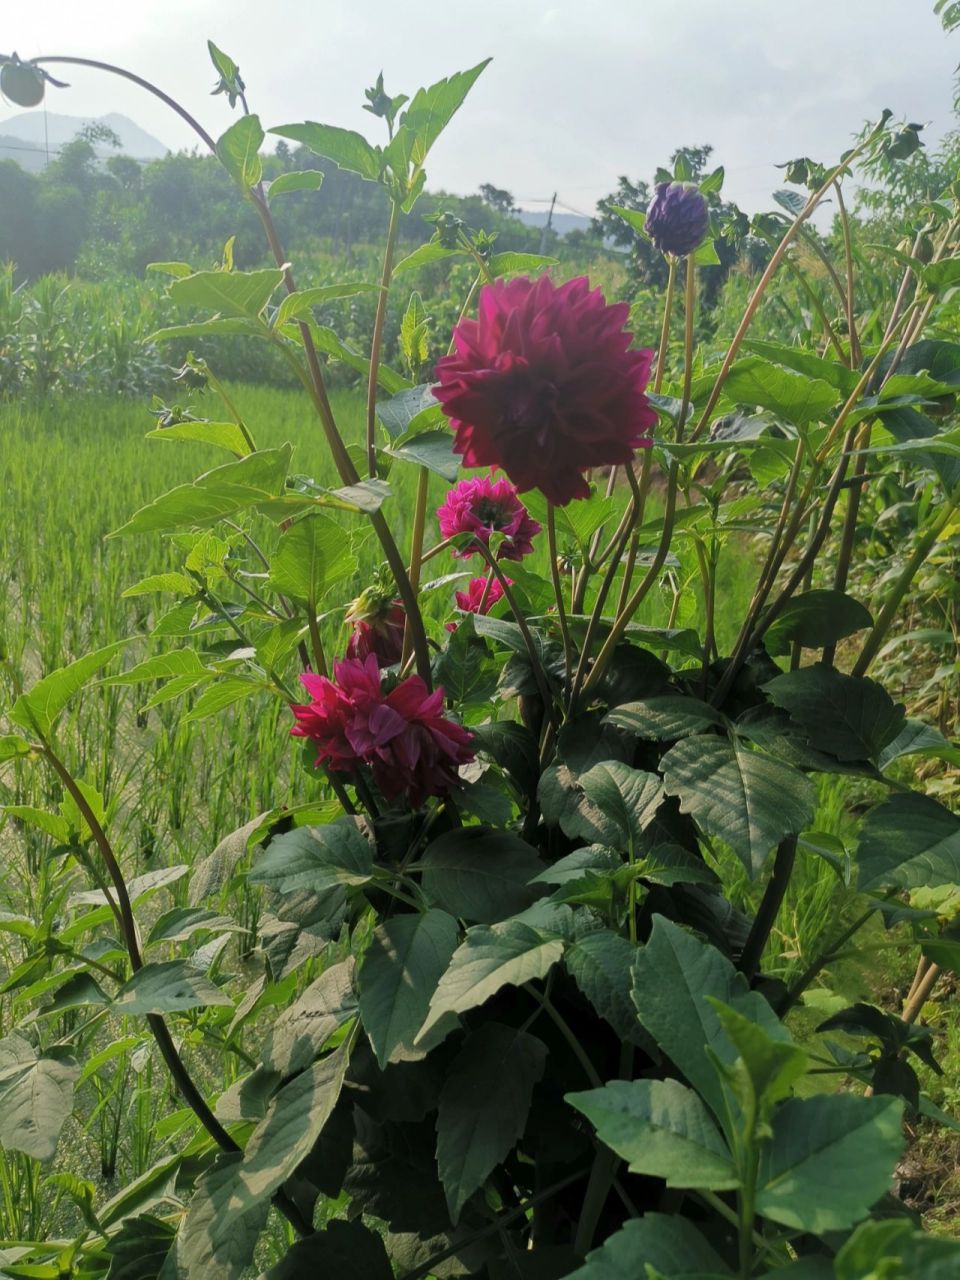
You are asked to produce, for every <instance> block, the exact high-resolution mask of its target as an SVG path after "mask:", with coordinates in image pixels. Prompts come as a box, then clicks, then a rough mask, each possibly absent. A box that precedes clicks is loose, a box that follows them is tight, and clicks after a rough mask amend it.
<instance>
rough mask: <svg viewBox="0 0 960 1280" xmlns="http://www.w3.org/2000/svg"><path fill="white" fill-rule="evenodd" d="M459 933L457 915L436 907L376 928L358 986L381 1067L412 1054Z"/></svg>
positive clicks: (364, 1018)
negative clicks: (417, 1035) (397, 1057)
mask: <svg viewBox="0 0 960 1280" xmlns="http://www.w3.org/2000/svg"><path fill="white" fill-rule="evenodd" d="M459 933H460V930H459V928H458V926H457V922H456V920H455V919H454V918H453V916H451V915H448V914H447V912H446V911H440V910H437V909H436V908H431V909H430V910H429V911H425V912H423V913H422V914H411V915H404V916H396V917H394V918H393V919H392V920H385V921H384V922H383V923H382V924H380V925H378V926H377V928H376V929H375V930H374V933H373V937H372V939H371V941H370V945H369V947H368V948H367V951H366V954H365V955H364V958H363V964H362V965H361V967H360V975H359V979H358V982H357V991H358V996H359V1001H360V1016H361V1019H362V1021H363V1029H364V1031H366V1033H367V1037H368V1038H369V1040H370V1044H371V1045H372V1046H373V1051H374V1053H375V1054H376V1055H377V1061H378V1062H379V1064H380V1067H381V1069H383V1068H385V1067H386V1065H387V1063H388V1062H390V1060H391V1059H392V1058H393V1057H394V1056H395V1055H397V1054H399V1055H400V1057H401V1058H402V1057H404V1056H410V1055H411V1053H412V1049H413V1041H414V1038H415V1037H416V1034H417V1032H418V1031H419V1030H420V1028H421V1027H422V1026H423V1023H424V1020H425V1018H426V1016H427V1013H428V1011H429V1008H430V998H431V996H432V995H433V993H434V990H435V989H436V986H437V983H438V982H439V981H440V979H441V977H442V976H443V974H444V973H445V972H446V969H447V966H448V965H449V963H450V959H451V957H452V956H453V953H454V951H455V950H456V947H457V942H458V940H459ZM404 1051H405V1052H404Z"/></svg>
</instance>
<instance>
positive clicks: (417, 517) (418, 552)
mask: <svg viewBox="0 0 960 1280" xmlns="http://www.w3.org/2000/svg"><path fill="white" fill-rule="evenodd" d="M429 490H430V472H429V471H428V470H427V468H426V467H421V468H420V471H419V474H418V475H417V496H416V499H415V501H414V506H413V530H412V532H411V535H410V565H409V567H408V569H407V575H408V577H409V578H410V586H411V588H412V590H413V591H414V592H417V591H419V590H420V570H421V568H422V567H423V535H424V531H425V529H426V525H427V497H428V494H429ZM412 648H413V629H412V627H411V625H410V619H409V618H408V617H405V618H404V621H403V652H402V655H401V658H400V669H401V671H402V670H403V668H404V667H405V666H406V665H407V661H408V659H409V657H410V652H411V650H412Z"/></svg>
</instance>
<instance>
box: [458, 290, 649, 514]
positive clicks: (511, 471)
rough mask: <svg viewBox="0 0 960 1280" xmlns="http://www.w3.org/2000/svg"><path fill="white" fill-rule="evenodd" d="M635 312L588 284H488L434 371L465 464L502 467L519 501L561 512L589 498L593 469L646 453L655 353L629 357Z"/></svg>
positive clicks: (618, 463) (619, 463)
mask: <svg viewBox="0 0 960 1280" xmlns="http://www.w3.org/2000/svg"><path fill="white" fill-rule="evenodd" d="M628 314H629V308H628V307H627V305H626V303H616V304H614V305H610V306H608V305H607V303H606V302H605V301H604V298H603V294H602V293H601V291H600V290H599V289H594V290H593V291H591V289H590V285H589V282H588V281H587V279H586V277H583V276H581V277H578V278H577V279H575V280H570V281H568V282H567V283H566V284H562V285H555V284H554V283H553V281H552V280H551V279H550V277H549V276H541V277H540V279H538V280H530V279H527V278H526V277H520V278H518V279H516V280H511V281H509V282H505V281H503V280H496V281H494V282H493V284H489V285H486V286H484V288H483V289H481V291H480V298H479V305H478V318H477V319H476V320H469V319H468V320H461V322H460V323H459V324H458V325H457V327H456V329H455V330H454V334H453V347H454V350H453V353H452V354H451V355H448V356H444V357H443V359H442V360H440V361H439V362H438V364H437V370H436V373H437V379H438V382H439V385H438V386H436V387H435V388H434V395H435V396H436V397H437V399H438V400H439V401H440V403H441V404H442V405H443V411H444V413H445V414H446V415H447V417H448V418H449V419H450V422H451V425H452V427H453V430H454V449H455V450H456V452H457V453H459V454H460V455H461V457H462V458H463V462H464V465H465V466H468V467H499V468H501V469H502V470H503V471H505V472H506V474H507V475H508V476H509V477H510V479H511V480H512V481H513V483H514V484H515V485H516V487H517V489H518V490H519V491H520V492H521V493H522V492H525V491H526V490H528V489H540V491H541V492H542V493H543V494H544V495H545V497H547V498H548V499H549V500H550V501H551V502H553V503H555V504H557V505H565V504H566V503H568V502H570V501H571V499H573V498H585V497H587V496H588V495H589V492H590V489H589V486H588V484H587V481H586V479H585V478H584V472H585V471H587V470H588V469H589V468H591V467H607V466H618V465H624V464H626V463H628V462H630V460H631V459H632V457H633V452H634V450H635V449H637V448H642V447H646V446H649V445H650V443H651V440H650V434H649V433H650V431H651V430H652V428H653V426H654V424H655V422H656V420H657V419H656V413H655V412H654V410H653V409H652V408H651V406H650V404H649V403H648V401H647V398H646V396H645V395H644V389H645V387H646V385H647V381H648V378H649V376H650V365H651V363H652V361H653V352H652V351H651V350H642V351H631V350H630V341H631V337H632V335H631V334H629V333H627V332H626V331H625V329H624V327H623V326H624V324H625V322H626V320H627V316H628Z"/></svg>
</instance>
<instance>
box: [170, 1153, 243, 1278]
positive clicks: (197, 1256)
mask: <svg viewBox="0 0 960 1280" xmlns="http://www.w3.org/2000/svg"><path fill="white" fill-rule="evenodd" d="M242 1160H243V1155H242V1153H240V1152H237V1153H233V1152H230V1153H228V1154H226V1155H220V1156H218V1157H217V1161H216V1164H214V1166H213V1167H212V1168H211V1169H207V1170H206V1171H205V1172H204V1173H202V1174H201V1175H200V1177H199V1178H198V1179H197V1186H196V1190H195V1191H194V1193H193V1196H192V1197H191V1199H190V1203H189V1204H188V1205H187V1212H186V1214H185V1215H184V1217H183V1219H182V1221H181V1223H180V1228H179V1230H178V1232H177V1239H176V1244H175V1246H174V1250H175V1256H176V1259H177V1264H178V1270H177V1275H178V1276H184V1277H186V1276H190V1277H193V1276H206V1277H209V1280H240V1277H241V1276H242V1275H244V1274H245V1272H246V1268H247V1266H248V1265H249V1263H250V1262H251V1261H252V1260H253V1251H254V1249H255V1247H256V1243H257V1240H258V1239H259V1236H260V1232H261V1231H262V1230H263V1227H264V1226H265V1224H266V1220H267V1208H268V1206H267V1204H266V1203H264V1202H262V1201H260V1200H256V1201H253V1202H252V1203H245V1206H244V1211H243V1212H233V1213H231V1212H229V1210H230V1209H232V1208H233V1202H234V1197H235V1194H236V1187H237V1175H238V1169H239V1166H240V1163H241V1161H242ZM158 1280H159V1278H158ZM164 1280H165V1278H164Z"/></svg>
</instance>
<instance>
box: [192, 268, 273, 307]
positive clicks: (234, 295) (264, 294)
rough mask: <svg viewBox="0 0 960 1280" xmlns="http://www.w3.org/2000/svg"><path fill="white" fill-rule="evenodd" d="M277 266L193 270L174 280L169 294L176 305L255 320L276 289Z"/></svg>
mask: <svg viewBox="0 0 960 1280" xmlns="http://www.w3.org/2000/svg"><path fill="white" fill-rule="evenodd" d="M282 279H283V272H282V271H281V270H280V268H279V267H264V268H262V269H261V270H259V271H196V272H194V274H193V275H192V276H184V277H183V278H182V279H180V280H174V282H173V284H172V285H171V286H170V289H169V293H170V297H171V298H172V299H173V301H174V302H175V303H177V305H178V306H182V307H205V308H208V309H209V310H211V311H216V312H218V313H219V314H220V315H221V316H222V317H224V318H228V319H229V318H231V317H232V318H236V319H245V320H256V319H258V317H259V316H260V313H261V312H262V311H263V309H264V307H265V306H266V305H267V303H268V302H269V301H270V299H271V297H272V296H273V294H274V292H275V291H276V290H277V289H278V288H279V286H280V282H281V281H282Z"/></svg>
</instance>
